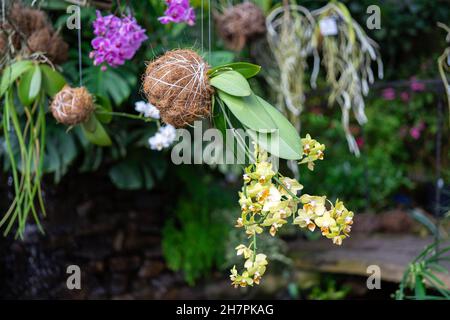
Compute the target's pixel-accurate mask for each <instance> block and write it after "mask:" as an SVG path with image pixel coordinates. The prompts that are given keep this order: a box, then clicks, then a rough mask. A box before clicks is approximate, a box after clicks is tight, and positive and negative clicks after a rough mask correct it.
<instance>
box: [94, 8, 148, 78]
mask: <svg viewBox="0 0 450 320" xmlns="http://www.w3.org/2000/svg"><path fill="white" fill-rule="evenodd" d="M93 26H94V34H95V38H94V39H93V40H92V42H91V44H92V47H93V49H94V50H93V51H91V53H90V54H89V57H90V58H91V59H94V65H96V66H97V65H101V70H102V71H105V70H106V64H108V65H110V66H111V67H117V66H120V65H123V64H124V63H125V61H126V60H130V59H132V58H133V56H134V54H135V53H136V51H137V50H138V49H139V47H140V46H141V44H142V43H143V42H144V41H145V40H147V36H146V35H145V30H144V29H143V28H141V27H140V26H139V25H138V23H137V22H136V19H135V18H134V17H133V16H124V17H122V18H119V17H116V16H114V15H112V14H110V15H107V16H102V14H101V13H100V11H97V18H96V19H95V21H94V23H93Z"/></svg>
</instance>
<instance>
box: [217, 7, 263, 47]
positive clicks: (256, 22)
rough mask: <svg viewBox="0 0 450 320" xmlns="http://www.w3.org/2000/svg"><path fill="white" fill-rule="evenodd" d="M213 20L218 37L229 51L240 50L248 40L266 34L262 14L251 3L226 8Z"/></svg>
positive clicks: (258, 8) (259, 9)
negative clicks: (215, 23) (215, 22)
mask: <svg viewBox="0 0 450 320" xmlns="http://www.w3.org/2000/svg"><path fill="white" fill-rule="evenodd" d="M215 19H216V20H217V31H218V33H219V35H220V37H221V38H222V39H223V40H224V41H225V45H226V46H227V47H228V48H230V49H231V50H235V51H240V50H242V48H244V46H245V45H246V44H247V42H248V41H249V40H250V39H252V38H254V37H256V36H258V35H260V34H264V33H265V32H266V25H265V17H264V13H263V12H262V10H261V8H260V7H259V6H257V5H256V4H254V3H252V2H244V3H240V4H238V5H235V6H232V7H229V8H226V9H224V11H223V13H222V14H215Z"/></svg>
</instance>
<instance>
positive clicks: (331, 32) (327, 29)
mask: <svg viewBox="0 0 450 320" xmlns="http://www.w3.org/2000/svg"><path fill="white" fill-rule="evenodd" d="M319 27H320V33H321V34H322V35H323V36H324V37H326V36H335V35H337V33H338V28H337V23H336V20H335V19H334V18H330V17H329V18H323V19H321V20H320V21H319Z"/></svg>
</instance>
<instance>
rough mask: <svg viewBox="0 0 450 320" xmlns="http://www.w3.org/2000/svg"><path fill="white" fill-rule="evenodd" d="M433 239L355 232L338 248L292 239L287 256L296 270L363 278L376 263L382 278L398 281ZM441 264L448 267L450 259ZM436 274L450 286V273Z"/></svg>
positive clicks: (322, 241) (330, 244)
mask: <svg viewBox="0 0 450 320" xmlns="http://www.w3.org/2000/svg"><path fill="white" fill-rule="evenodd" d="M432 242H433V239H432V238H431V237H424V238H419V237H417V236H412V235H394V234H375V235H369V236H366V235H364V234H355V235H353V236H352V237H351V238H349V239H346V240H345V241H344V243H343V244H342V246H341V247H338V246H336V245H333V244H332V243H331V241H330V240H329V239H320V240H317V241H306V240H298V241H294V242H291V243H290V244H289V252H290V254H289V255H290V256H291V257H292V258H293V260H294V265H295V267H297V268H299V269H303V270H315V271H321V272H329V273H339V274H351V275H359V276H364V277H367V276H368V274H367V272H366V270H367V267H368V266H370V265H378V266H379V267H380V270H381V279H382V280H383V281H389V282H397V283H399V282H400V281H401V278H402V276H403V273H404V271H405V269H406V267H407V266H408V264H409V263H410V262H411V261H412V260H413V259H414V258H415V257H416V256H417V255H418V254H419V253H420V252H421V251H422V250H423V249H424V248H425V247H426V246H427V245H429V244H430V243H432ZM442 265H443V266H444V267H446V268H447V269H448V270H450V263H449V262H445V263H444V262H443V263H442ZM438 277H439V278H440V279H442V281H443V282H444V283H445V284H446V285H447V287H449V288H450V275H449V274H438Z"/></svg>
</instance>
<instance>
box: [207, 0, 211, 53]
mask: <svg viewBox="0 0 450 320" xmlns="http://www.w3.org/2000/svg"><path fill="white" fill-rule="evenodd" d="M208 60H209V61H211V0H208Z"/></svg>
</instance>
